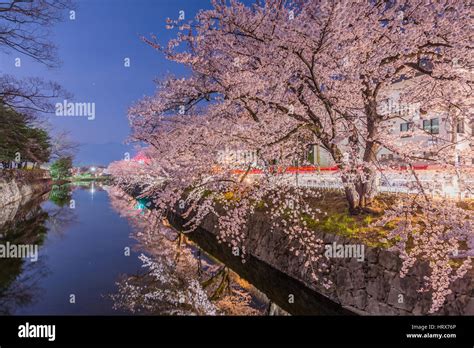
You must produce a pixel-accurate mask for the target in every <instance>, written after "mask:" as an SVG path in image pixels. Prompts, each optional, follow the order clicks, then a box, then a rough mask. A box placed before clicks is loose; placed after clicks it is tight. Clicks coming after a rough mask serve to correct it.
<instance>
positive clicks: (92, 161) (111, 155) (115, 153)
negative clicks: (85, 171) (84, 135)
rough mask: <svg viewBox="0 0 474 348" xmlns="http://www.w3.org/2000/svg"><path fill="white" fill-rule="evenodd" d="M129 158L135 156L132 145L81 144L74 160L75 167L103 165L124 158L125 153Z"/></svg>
mask: <svg viewBox="0 0 474 348" xmlns="http://www.w3.org/2000/svg"><path fill="white" fill-rule="evenodd" d="M127 152H128V153H129V154H130V157H133V156H134V155H135V154H136V151H135V150H134V147H133V146H132V145H125V144H120V143H105V144H81V145H80V147H79V149H78V151H77V153H76V156H75V158H74V165H76V166H90V165H103V166H107V165H108V164H109V163H110V162H113V161H118V160H121V159H124V158H125V153H127Z"/></svg>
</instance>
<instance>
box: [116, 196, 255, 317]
mask: <svg viewBox="0 0 474 348" xmlns="http://www.w3.org/2000/svg"><path fill="white" fill-rule="evenodd" d="M109 194H110V198H111V204H112V207H113V208H114V209H116V210H117V211H118V212H119V213H120V215H121V216H125V217H127V218H128V219H129V222H130V224H131V225H132V226H133V228H134V231H135V233H134V236H135V238H136V239H137V240H138V241H139V243H140V248H141V249H143V250H144V252H146V254H147V255H144V254H141V255H140V257H139V258H140V260H141V261H142V262H143V268H144V269H145V270H146V271H145V273H142V274H139V275H134V276H124V277H123V278H122V279H120V280H119V282H118V283H117V285H118V293H116V294H113V295H111V298H112V299H113V301H114V308H115V309H125V310H127V311H130V312H132V313H145V314H165V315H216V314H243V313H244V314H252V315H255V314H258V313H259V312H258V310H256V309H253V308H251V307H250V302H251V300H252V297H251V296H250V295H249V294H248V292H247V291H246V290H245V289H244V288H242V286H240V285H239V284H237V283H236V282H235V280H233V279H231V278H232V277H231V276H230V271H229V270H228V269H227V267H225V266H224V267H222V266H221V265H219V264H217V263H215V262H213V261H211V260H210V259H208V258H207V257H201V256H202V255H201V251H200V250H199V249H197V248H194V247H192V246H191V245H189V244H188V243H187V241H186V239H185V238H184V235H183V234H180V233H178V232H177V231H175V230H173V229H171V228H167V227H165V226H163V224H162V220H161V216H160V214H159V213H157V212H155V211H152V210H147V209H142V210H137V209H136V201H135V200H134V199H133V198H131V197H130V196H128V195H127V194H125V193H124V192H123V191H121V190H119V189H117V188H112V189H111V190H110V192H109ZM235 278H238V277H237V276H235Z"/></svg>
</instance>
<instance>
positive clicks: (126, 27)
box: [0, 0, 211, 162]
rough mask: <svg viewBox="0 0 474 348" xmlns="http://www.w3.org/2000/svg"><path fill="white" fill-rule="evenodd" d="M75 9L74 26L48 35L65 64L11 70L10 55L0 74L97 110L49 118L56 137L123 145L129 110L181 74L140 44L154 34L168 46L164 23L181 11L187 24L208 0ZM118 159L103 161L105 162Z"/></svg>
mask: <svg viewBox="0 0 474 348" xmlns="http://www.w3.org/2000/svg"><path fill="white" fill-rule="evenodd" d="M76 4H77V6H76V19H75V20H69V18H68V13H65V14H64V16H65V20H64V21H63V22H61V23H59V24H57V25H55V26H54V28H52V37H51V41H53V42H54V43H55V44H56V45H57V46H58V55H59V58H60V60H61V61H62V64H61V66H60V67H59V68H55V69H48V68H47V67H45V66H44V65H41V64H39V63H36V62H33V61H31V60H29V59H27V58H26V57H22V67H21V68H15V67H14V59H15V58H16V57H18V56H19V55H18V54H16V53H12V54H10V55H8V56H2V57H1V60H0V62H1V72H2V73H9V74H12V75H14V76H17V77H23V76H38V77H43V78H45V79H48V80H53V81H56V82H58V83H60V84H61V85H62V86H63V87H64V88H65V89H66V90H68V91H69V92H71V93H72V94H73V95H74V100H73V101H76V102H94V103H95V104H96V118H95V120H92V121H90V120H87V118H85V117H56V116H54V115H53V116H49V117H50V120H51V123H52V124H53V126H54V127H55V129H56V130H69V131H70V133H71V135H72V137H73V138H74V140H75V141H77V142H79V143H81V144H104V143H123V141H124V140H125V139H126V138H127V136H128V134H129V127H128V120H127V117H126V112H127V109H128V107H129V106H130V105H131V104H133V103H134V102H135V101H137V100H139V99H140V98H141V97H142V96H144V95H150V94H152V93H153V91H154V89H155V84H154V82H153V80H154V79H155V78H160V77H163V76H165V75H166V74H167V73H173V74H177V75H182V74H186V72H185V71H184V70H183V68H181V67H179V66H178V65H176V64H174V63H172V62H169V61H167V60H166V59H164V57H163V56H162V55H161V54H160V53H159V52H157V51H155V50H154V49H153V48H151V47H150V46H148V45H146V44H145V43H144V42H143V41H141V40H140V37H141V36H147V37H149V36H150V35H151V34H155V35H156V36H157V37H158V40H159V41H160V43H163V44H164V43H166V42H167V41H168V40H169V39H170V38H173V37H174V36H175V34H176V32H175V31H172V30H166V29H165V19H166V18H168V17H169V18H172V19H177V18H178V16H179V11H180V10H184V11H185V15H186V19H190V18H192V17H194V16H195V14H196V13H197V11H198V10H199V9H202V8H210V6H211V5H210V0H76ZM125 57H129V58H130V59H131V67H130V68H125V67H124V65H123V62H124V58H125ZM86 146H89V152H94V149H93V148H92V150H91V148H90V145H86ZM97 149H98V150H97V151H103V150H101V149H100V148H99V147H98V148H97ZM120 156H121V154H110V155H109V154H107V158H110V160H113V159H118V158H120ZM81 161H82V162H84V161H85V159H84V158H81ZM91 161H92V162H94V160H91Z"/></svg>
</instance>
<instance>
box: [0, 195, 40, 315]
mask: <svg viewBox="0 0 474 348" xmlns="http://www.w3.org/2000/svg"><path fill="white" fill-rule="evenodd" d="M46 198H47V195H44V196H41V197H38V198H35V199H32V200H31V201H29V202H26V204H24V205H23V206H22V205H21V203H20V202H14V203H12V204H10V205H8V206H6V207H5V210H4V211H8V212H9V213H8V214H2V215H1V216H0V218H1V220H0V244H3V245H6V244H7V243H9V244H10V245H12V244H14V245H19V244H30V245H38V246H41V245H42V244H43V243H44V240H45V236H46V234H47V229H46V227H45V224H46V221H47V220H48V213H46V212H45V211H44V210H43V209H42V208H41V206H40V203H41V202H43V201H44V200H45V199H46ZM12 212H14V214H13V213H12ZM46 274H47V269H46V268H45V267H44V265H43V263H42V262H41V260H39V261H37V262H31V261H30V260H24V259H21V258H0V314H2V315H6V314H11V313H12V312H13V311H14V310H15V309H16V308H18V307H22V306H26V305H28V304H31V303H33V302H34V300H35V299H36V298H38V296H39V289H38V287H37V283H38V281H39V280H40V279H41V278H42V277H44V276H45V275H46Z"/></svg>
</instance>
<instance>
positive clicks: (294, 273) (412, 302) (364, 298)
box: [201, 213, 474, 315]
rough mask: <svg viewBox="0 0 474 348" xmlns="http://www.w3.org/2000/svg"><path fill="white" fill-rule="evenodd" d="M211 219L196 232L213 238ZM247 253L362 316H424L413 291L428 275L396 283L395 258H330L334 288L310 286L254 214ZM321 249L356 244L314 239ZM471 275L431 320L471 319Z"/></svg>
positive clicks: (298, 262) (281, 242)
mask: <svg viewBox="0 0 474 348" xmlns="http://www.w3.org/2000/svg"><path fill="white" fill-rule="evenodd" d="M216 222H217V221H216V217H215V216H210V215H209V216H208V217H207V218H206V219H205V220H204V221H203V223H202V224H201V227H202V228H203V229H205V230H207V231H209V232H210V233H212V234H214V235H215V234H216V231H215V227H214V226H215V225H216ZM247 233H248V234H247V236H248V237H247V238H248V240H247V243H246V245H247V248H248V252H249V253H250V254H251V255H252V256H254V257H256V258H258V259H259V260H261V261H263V262H266V263H267V264H269V265H271V266H272V267H274V268H276V269H278V270H280V271H281V272H284V273H286V274H287V275H289V276H291V277H293V278H295V279H298V280H300V281H301V282H302V283H303V284H305V285H306V286H308V287H310V288H311V289H313V290H316V291H317V292H318V293H320V294H323V295H324V296H326V297H327V298H329V299H330V300H332V301H333V302H336V303H338V304H340V305H342V306H343V307H344V308H347V309H349V310H351V311H353V312H355V313H358V314H363V315H424V314H428V311H429V308H430V306H431V294H430V293H426V292H425V293H420V292H418V291H417V290H418V289H420V288H421V287H422V285H423V277H424V276H425V275H428V274H429V273H428V272H429V268H428V265H427V264H426V263H421V262H419V263H417V264H416V265H415V266H414V267H413V268H412V270H411V271H410V272H409V273H408V275H407V276H406V277H404V278H400V276H399V272H400V268H401V265H402V262H401V260H400V258H399V256H398V255H397V254H395V253H394V252H391V251H388V250H385V249H380V248H372V247H368V246H364V251H365V258H364V260H363V261H357V259H355V258H330V259H328V260H329V264H330V267H331V271H330V272H329V275H328V277H329V279H330V280H331V281H332V282H333V285H332V287H331V288H329V289H325V288H324V287H323V286H322V285H321V284H319V283H315V282H314V281H312V279H311V276H310V272H309V270H307V268H305V267H304V265H303V264H304V260H303V259H302V258H298V257H295V256H294V254H293V253H290V251H289V250H288V238H287V236H286V234H284V232H283V231H278V230H274V231H270V228H269V223H268V221H267V218H266V216H265V214H262V213H256V214H255V215H254V216H252V217H251V218H250V222H249V227H248V231H247ZM317 236H318V237H319V238H321V239H322V240H323V241H324V242H325V243H327V244H332V243H334V242H336V243H337V244H343V245H344V244H357V243H359V242H358V241H355V240H352V239H349V238H346V237H343V236H338V235H334V234H327V233H317ZM473 279H474V275H473V270H472V269H471V271H470V272H469V273H468V274H467V275H466V276H465V277H464V278H462V279H458V280H457V281H456V282H455V283H454V284H453V285H452V287H451V288H452V289H455V290H453V293H452V294H451V295H449V296H448V297H447V300H446V302H445V305H444V307H443V308H442V309H441V310H439V311H438V312H437V313H436V314H446V315H473V314H474V283H473Z"/></svg>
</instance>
